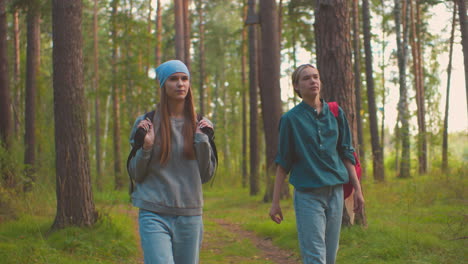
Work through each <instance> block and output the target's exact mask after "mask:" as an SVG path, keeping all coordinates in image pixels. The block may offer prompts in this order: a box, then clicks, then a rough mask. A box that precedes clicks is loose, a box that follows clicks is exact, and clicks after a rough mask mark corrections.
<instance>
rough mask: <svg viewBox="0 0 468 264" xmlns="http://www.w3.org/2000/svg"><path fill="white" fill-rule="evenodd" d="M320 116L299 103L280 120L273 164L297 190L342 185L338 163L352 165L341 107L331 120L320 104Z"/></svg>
mask: <svg viewBox="0 0 468 264" xmlns="http://www.w3.org/2000/svg"><path fill="white" fill-rule="evenodd" d="M322 103H323V107H322V111H321V112H320V114H318V113H317V110H316V109H314V108H313V107H311V106H310V105H308V104H307V103H305V102H301V103H300V104H298V105H297V106H295V107H294V108H292V109H291V110H289V111H288V112H287V113H285V114H284V115H283V116H282V117H281V121H280V133H279V145H278V153H277V155H276V159H275V162H276V163H277V164H278V165H280V166H281V167H283V168H284V169H285V170H286V171H287V172H290V174H291V176H290V178H289V182H290V183H291V184H292V185H293V186H294V187H295V188H296V189H298V190H307V189H308V188H319V187H324V186H332V185H337V184H344V183H347V182H348V181H349V176H348V171H347V170H346V168H345V166H344V164H343V161H342V159H345V158H346V159H349V160H350V161H351V162H352V163H353V164H355V160H354V156H353V152H354V149H353V147H352V139H351V138H352V136H351V131H350V130H349V126H348V121H347V119H346V117H345V114H344V112H343V110H342V109H341V107H340V108H339V115H338V117H335V116H334V115H333V113H332V112H331V110H330V108H329V107H328V104H327V103H326V102H325V101H324V100H322Z"/></svg>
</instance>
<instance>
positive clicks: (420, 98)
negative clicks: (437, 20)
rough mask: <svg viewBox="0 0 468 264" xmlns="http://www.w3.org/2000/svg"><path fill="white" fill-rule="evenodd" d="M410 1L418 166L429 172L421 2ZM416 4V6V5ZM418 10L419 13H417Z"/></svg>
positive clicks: (421, 172) (421, 171)
mask: <svg viewBox="0 0 468 264" xmlns="http://www.w3.org/2000/svg"><path fill="white" fill-rule="evenodd" d="M409 1H410V8H411V9H410V17H411V19H410V21H411V33H412V34H411V42H410V44H411V52H412V55H413V74H414V81H415V85H414V86H415V88H416V105H417V120H418V132H419V133H418V137H417V146H418V161H419V162H418V167H419V173H420V174H424V173H426V172H427V140H426V138H427V136H426V118H425V115H426V110H425V96H424V79H423V78H424V75H423V69H422V59H421V55H422V52H421V47H420V46H421V45H420V34H419V28H417V27H416V25H417V24H418V25H419V24H420V22H421V21H420V17H419V10H418V11H415V9H419V3H418V1H417V0H416V4H414V3H413V1H414V0H409ZM415 5H416V6H415ZM416 12H417V15H415V13H416Z"/></svg>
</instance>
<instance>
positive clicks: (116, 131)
mask: <svg viewBox="0 0 468 264" xmlns="http://www.w3.org/2000/svg"><path fill="white" fill-rule="evenodd" d="M118 2H119V1H118V0H113V1H112V16H111V20H112V29H111V31H112V32H111V35H112V62H111V64H112V114H113V124H114V127H113V136H114V140H113V150H114V184H115V189H117V190H118V189H121V188H122V187H123V179H122V177H121V174H122V169H121V165H120V163H121V155H120V153H121V151H120V91H119V85H118V80H117V59H118V58H117V48H118V43H117V21H116V19H117V7H118Z"/></svg>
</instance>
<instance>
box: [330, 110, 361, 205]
mask: <svg viewBox="0 0 468 264" xmlns="http://www.w3.org/2000/svg"><path fill="white" fill-rule="evenodd" d="M328 107H329V108H330V111H332V113H333V115H334V116H335V117H336V118H338V114H339V108H338V103H337V102H328ZM353 156H354V159H355V160H356V165H354V168H355V169H356V175H357V178H358V180H359V181H361V176H362V169H361V163H360V162H359V158H358V155H357V153H356V151H354V152H353ZM353 189H354V188H353V185H352V184H351V182H348V183H346V184H343V193H344V198H345V199H346V198H348V197H349V196H350V195H351V193H352V192H353Z"/></svg>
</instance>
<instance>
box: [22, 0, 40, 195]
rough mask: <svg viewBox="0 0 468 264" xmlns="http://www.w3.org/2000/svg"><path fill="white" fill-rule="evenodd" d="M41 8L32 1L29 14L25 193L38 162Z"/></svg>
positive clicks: (30, 185) (33, 179)
mask: <svg viewBox="0 0 468 264" xmlns="http://www.w3.org/2000/svg"><path fill="white" fill-rule="evenodd" d="M39 19H40V14H39V7H38V2H37V1H30V3H29V6H28V14H27V28H28V32H27V50H26V102H25V125H26V126H25V154H24V163H25V165H26V166H27V169H26V177H27V182H26V183H25V185H24V191H30V190H31V188H32V183H33V182H34V181H35V177H34V166H35V160H36V154H35V148H36V134H35V131H36V118H35V113H36V90H37V74H38V67H39V43H40V38H39V36H40V26H39Z"/></svg>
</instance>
